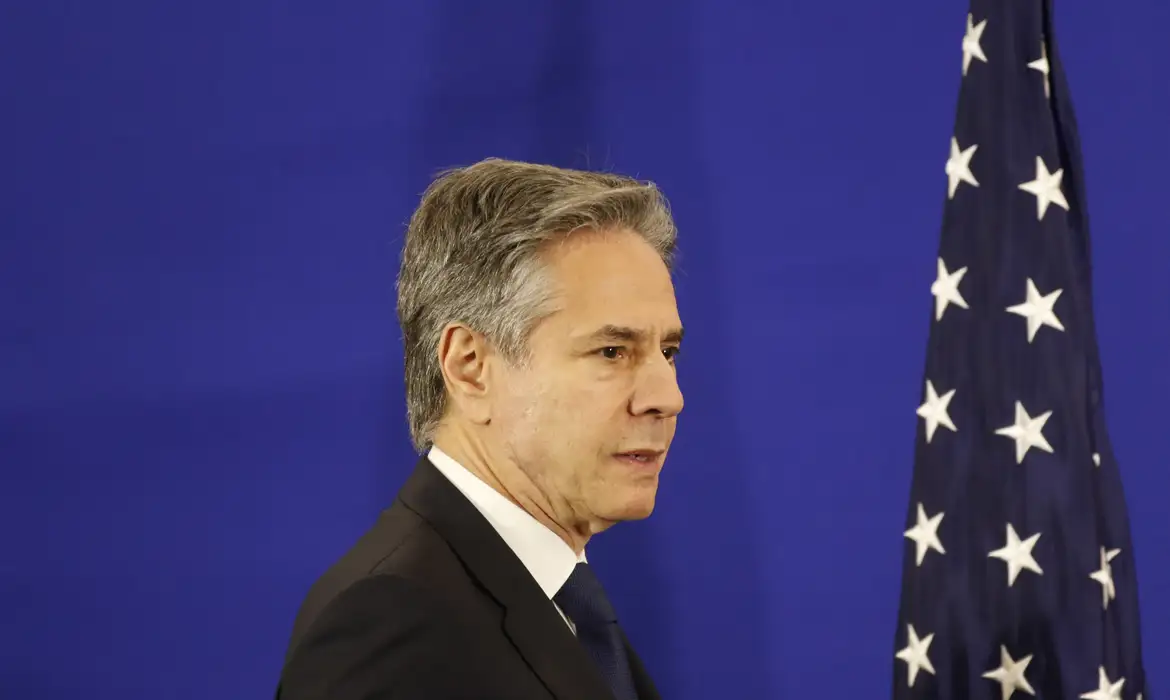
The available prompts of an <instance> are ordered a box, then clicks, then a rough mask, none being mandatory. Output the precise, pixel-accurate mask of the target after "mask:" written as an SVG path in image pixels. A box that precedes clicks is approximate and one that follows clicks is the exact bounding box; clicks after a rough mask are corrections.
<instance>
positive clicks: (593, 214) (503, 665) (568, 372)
mask: <svg viewBox="0 0 1170 700" xmlns="http://www.w3.org/2000/svg"><path fill="white" fill-rule="evenodd" d="M675 236H676V233H675V227H674V223H673V221H672V219H671V217H670V214H669V213H668V209H667V206H666V202H665V200H664V199H663V197H662V196H661V194H660V193H659V192H658V190H657V189H656V188H655V187H654V186H653V185H652V184H648V183H642V182H637V181H634V180H630V179H627V178H624V177H619V176H615V175H610V174H601V173H589V172H582V171H574V170H565V169H560V168H553V167H549V166H542V165H533V164H527V163H519V162H513V161H502V160H496V159H489V160H486V161H482V162H480V163H477V164H475V165H472V166H470V167H467V168H463V169H457V170H453V171H449V172H447V173H444V174H443V175H442V176H440V177H439V178H438V179H437V180H436V181H435V182H434V183H432V185H431V186H430V187H429V188H428V189H427V191H426V192H425V193H424V195H423V198H422V202H421V203H420V205H419V207H418V210H417V211H416V212H415V214H414V216H413V217H412V219H411V222H410V225H409V227H408V229H407V233H406V240H405V243H404V248H403V254H402V264H401V269H400V271H399V280H398V318H399V322H400V324H401V326H402V330H403V336H404V343H405V365H406V366H405V372H406V398H407V413H408V416H409V422H410V429H411V438H412V441H413V443H414V446H415V447H416V449H417V450H418V451H419V452H420V453H421V454H422V457H421V458H420V460H419V462H418V463H417V465H416V467H415V469H414V472H413V474H412V475H411V476H410V478H409V479H408V480H407V482H406V484H405V485H404V486H403V488H402V490H401V491H400V492H399V494H398V497H397V499H396V500H395V501H394V502H393V503H392V504H391V505H390V507H389V508H388V509H387V510H386V511H385V512H384V513H383V514H382V516H381V517H380V518H379V519H378V521H377V522H376V523H375V524H374V525H373V527H372V528H371V529H370V530H369V531H368V532H367V533H366V534H365V535H364V536H363V537H362V538H361V539H360V540H359V541H358V542H357V543H356V544H355V545H354V546H353V547H352V548H351V549H350V550H349V551H348V552H347V553H346V554H345V555H344V556H342V557H341V559H340V560H339V561H337V562H336V563H335V564H334V565H333V566H332V567H331V568H330V569H329V570H328V571H327V572H326V573H325V574H324V575H323V576H322V577H321V578H320V579H319V580H318V581H317V582H316V583H315V584H314V586H313V587H312V589H311V590H310V591H309V593H308V596H307V597H306V599H305V601H304V604H303V605H302V607H301V610H300V613H299V614H298V616H297V618H296V621H295V623H294V626H293V632H292V638H291V640H290V642H289V647H288V652H287V656H286V659H285V665H284V669H283V672H282V674H281V685H280V689H279V690H278V697H280V698H282V699H283V700H324V699H325V698H330V699H332V700H358V699H362V700H367V699H374V698H379V699H387V700H389V699H394V700H398V699H401V700H407V699H418V700H422V699H427V700H457V699H458V700H493V699H498V700H504V699H508V700H550V699H553V698H555V699H556V700H611V699H616V700H648V699H653V698H657V697H658V694H657V692H656V691H655V689H654V685H653V683H652V682H651V680H650V678H649V676H648V675H647V673H646V671H645V669H644V668H643V666H642V664H641V662H640V661H639V659H638V656H637V655H636V654H635V652H634V650H633V649H632V648H631V646H630V643H629V640H628V639H627V638H626V636H625V634H624V633H623V632H622V629H621V627H620V625H619V623H618V616H617V614H616V613H615V611H614V610H613V606H612V605H611V604H610V602H609V600H608V599H607V597H606V595H605V592H604V589H603V588H602V586H601V583H600V582H599V581H598V580H597V578H596V577H595V576H594V575H593V572H592V570H591V569H590V567H589V564H588V560H587V558H586V556H585V545H586V543H587V542H588V541H589V538H590V537H591V536H592V535H594V534H596V533H599V532H601V531H603V530H605V529H607V528H608V527H610V526H612V525H613V524H614V523H617V522H620V521H625V520H634V519H640V518H645V517H647V516H649V515H650V513H651V511H652V510H653V508H654V501H655V494H656V491H657V487H658V476H659V472H660V471H661V469H662V465H663V462H664V460H665V457H666V453H667V450H668V448H669V446H670V443H671V440H672V439H673V437H674V432H675V423H676V419H677V416H678V414H679V412H680V411H681V410H682V406H683V399H682V394H681V393H680V391H679V387H678V382H677V379H676V373H675V356H676V355H677V353H678V351H679V344H680V342H681V340H682V324H681V321H680V320H679V315H678V309H677V306H676V303H675V296H674V287H673V284H672V281H671V275H670V267H671V258H672V256H673V253H674V249H675Z"/></svg>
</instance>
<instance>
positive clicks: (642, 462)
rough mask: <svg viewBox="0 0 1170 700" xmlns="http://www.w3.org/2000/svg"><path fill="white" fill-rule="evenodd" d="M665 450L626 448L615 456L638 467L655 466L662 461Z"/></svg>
mask: <svg viewBox="0 0 1170 700" xmlns="http://www.w3.org/2000/svg"><path fill="white" fill-rule="evenodd" d="M665 454H666V451H665V450H627V451H626V452H619V453H617V454H616V455H615V456H616V457H617V458H618V459H619V460H620V461H622V462H624V463H626V464H628V465H630V466H633V467H638V468H642V469H645V468H657V467H658V466H659V465H661V463H662V456H663V455H665Z"/></svg>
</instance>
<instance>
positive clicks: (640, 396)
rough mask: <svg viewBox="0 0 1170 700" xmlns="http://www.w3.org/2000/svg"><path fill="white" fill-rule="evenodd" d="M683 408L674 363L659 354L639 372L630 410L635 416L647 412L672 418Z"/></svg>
mask: <svg viewBox="0 0 1170 700" xmlns="http://www.w3.org/2000/svg"><path fill="white" fill-rule="evenodd" d="M682 409H683V395H682V389H681V388H679V385H678V374H677V372H676V371H675V368H674V365H673V364H671V363H670V362H669V361H668V360H667V359H666V358H665V357H663V356H661V355H659V356H658V357H657V358H656V359H655V360H653V361H650V362H648V363H646V364H645V365H644V366H643V367H642V371H641V372H639V376H638V382H637V385H636V387H635V390H634V395H633V397H631V399H630V412H631V413H633V414H634V415H636V416H640V415H644V414H647V413H650V414H658V415H660V416H663V417H665V418H673V417H674V416H677V415H678V414H679V413H682Z"/></svg>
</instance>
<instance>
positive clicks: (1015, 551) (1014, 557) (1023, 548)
mask: <svg viewBox="0 0 1170 700" xmlns="http://www.w3.org/2000/svg"><path fill="white" fill-rule="evenodd" d="M1038 539H1040V533H1039V532H1037V533H1036V534H1034V535H1032V536H1031V537H1029V538H1028V539H1026V540H1024V541H1022V542H1021V541H1020V536H1019V535H1017V534H1016V529H1015V528H1014V527H1012V524H1011V523H1008V526H1007V544H1005V545H1004V546H1003V547H1000V548H999V549H997V550H995V551H993V552H991V553H989V554H988V555H987V556H988V557H994V558H996V559H1002V560H1003V561H1005V562H1007V567H1008V587H1011V586H1013V585H1015V583H1016V577H1017V576H1019V575H1020V572H1021V571H1023V570H1024V569H1027V570H1028V571H1032V572H1035V573H1037V574H1040V575H1043V574H1044V572H1043V571H1042V570H1041V569H1040V565H1039V564H1037V563H1036V560H1035V559H1034V558H1032V548H1033V547H1035V546H1036V540H1038Z"/></svg>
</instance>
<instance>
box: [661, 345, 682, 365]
mask: <svg viewBox="0 0 1170 700" xmlns="http://www.w3.org/2000/svg"><path fill="white" fill-rule="evenodd" d="M681 352H682V348H679V347H674V346H672V347H669V348H663V349H662V354H663V356H665V357H666V359H667V360H669V361H671V362H674V361H675V360H676V359H678V356H679V353H681Z"/></svg>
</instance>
